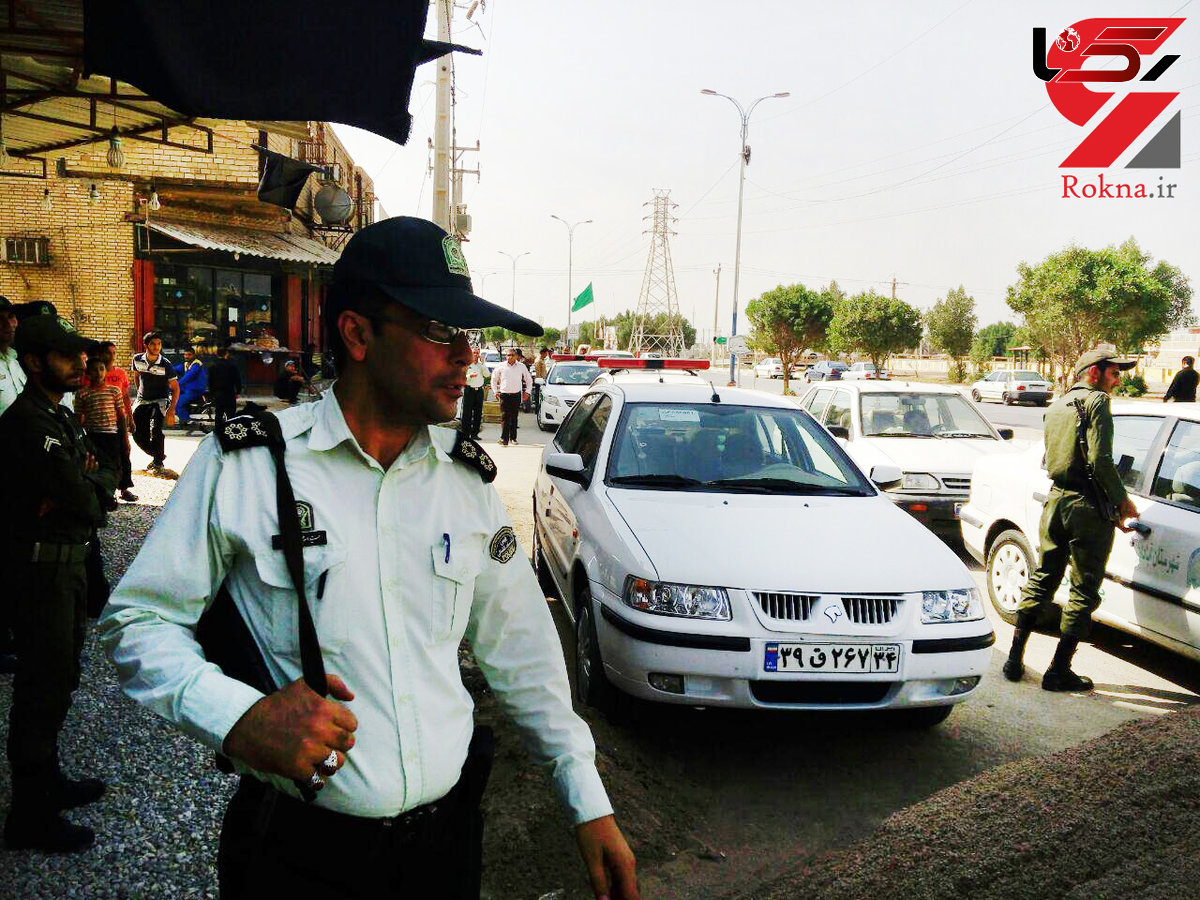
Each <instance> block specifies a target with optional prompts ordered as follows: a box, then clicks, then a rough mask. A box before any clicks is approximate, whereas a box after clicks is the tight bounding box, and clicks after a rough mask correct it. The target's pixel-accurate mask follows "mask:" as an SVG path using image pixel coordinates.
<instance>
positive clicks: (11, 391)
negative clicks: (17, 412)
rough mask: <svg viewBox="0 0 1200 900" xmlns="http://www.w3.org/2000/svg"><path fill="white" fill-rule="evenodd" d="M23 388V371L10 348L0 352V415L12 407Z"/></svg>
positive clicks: (15, 353)
mask: <svg viewBox="0 0 1200 900" xmlns="http://www.w3.org/2000/svg"><path fill="white" fill-rule="evenodd" d="M24 387H25V370H24V369H22V368H21V363H20V362H19V361H18V360H17V351H16V350H14V349H13V348H12V347H9V348H8V349H7V350H0V413H3V412H4V411H5V410H6V409H8V408H9V407H10V406H12V404H13V401H14V400H16V399H17V397H18V395H19V394H20V393H21V390H22V389H23V388H24Z"/></svg>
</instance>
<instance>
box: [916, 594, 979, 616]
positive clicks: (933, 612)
mask: <svg viewBox="0 0 1200 900" xmlns="http://www.w3.org/2000/svg"><path fill="white" fill-rule="evenodd" d="M982 618H983V603H982V602H981V601H980V599H979V591H977V590H976V589H975V588H966V589H965V590H960V591H923V592H922V593H921V624H922V625H936V624H938V623H939V622H974V621H977V620H979V619H982Z"/></svg>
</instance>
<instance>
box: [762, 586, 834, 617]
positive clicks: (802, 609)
mask: <svg viewBox="0 0 1200 900" xmlns="http://www.w3.org/2000/svg"><path fill="white" fill-rule="evenodd" d="M754 596H755V597H756V598H757V599H758V605H759V606H761V607H762V611H763V612H764V613H766V614H767V615H768V616H770V617H771V618H772V619H784V620H786V621H788V622H807V621H808V617H809V616H810V615H812V611H813V607H814V606H816V605H817V600H819V599H820V597H818V596H817V595H816V594H779V593H775V592H774V591H755V592H754Z"/></svg>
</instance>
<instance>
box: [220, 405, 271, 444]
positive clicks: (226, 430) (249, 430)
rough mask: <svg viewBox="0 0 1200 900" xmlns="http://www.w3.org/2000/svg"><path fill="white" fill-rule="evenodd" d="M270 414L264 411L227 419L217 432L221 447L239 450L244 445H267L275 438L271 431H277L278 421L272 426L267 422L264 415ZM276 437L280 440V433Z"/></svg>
mask: <svg viewBox="0 0 1200 900" xmlns="http://www.w3.org/2000/svg"><path fill="white" fill-rule="evenodd" d="M270 415H271V413H268V412H264V413H256V414H252V415H249V414H248V415H241V416H235V417H234V418H232V419H227V420H226V422H225V424H224V425H222V426H221V429H220V431H218V432H217V440H218V441H219V442H220V444H221V449H222V450H226V451H228V450H241V449H242V448H244V447H269V446H270V445H271V443H272V441H273V440H275V439H276V438H273V437H272V433H271V432H272V431H275V432H278V431H279V423H278V421H276V422H275V423H273V424H274V428H272V427H271V426H270V425H269V424H268V423H267V421H266V419H265V417H266V416H270ZM272 418H274V416H272ZM277 439H278V440H282V439H283V436H282V434H280V435H279V436H278V438H277Z"/></svg>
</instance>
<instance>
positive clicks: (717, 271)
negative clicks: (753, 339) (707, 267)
mask: <svg viewBox="0 0 1200 900" xmlns="http://www.w3.org/2000/svg"><path fill="white" fill-rule="evenodd" d="M713 274H714V275H716V276H717V295H716V297H714V298H713V333H712V356H711V357H709V358H710V359H711V360H712V361H713V364H714V365H715V364H716V362H717V311H718V310H719V309H720V306H721V264H720V263H717V267H716V268H715V269H713Z"/></svg>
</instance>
